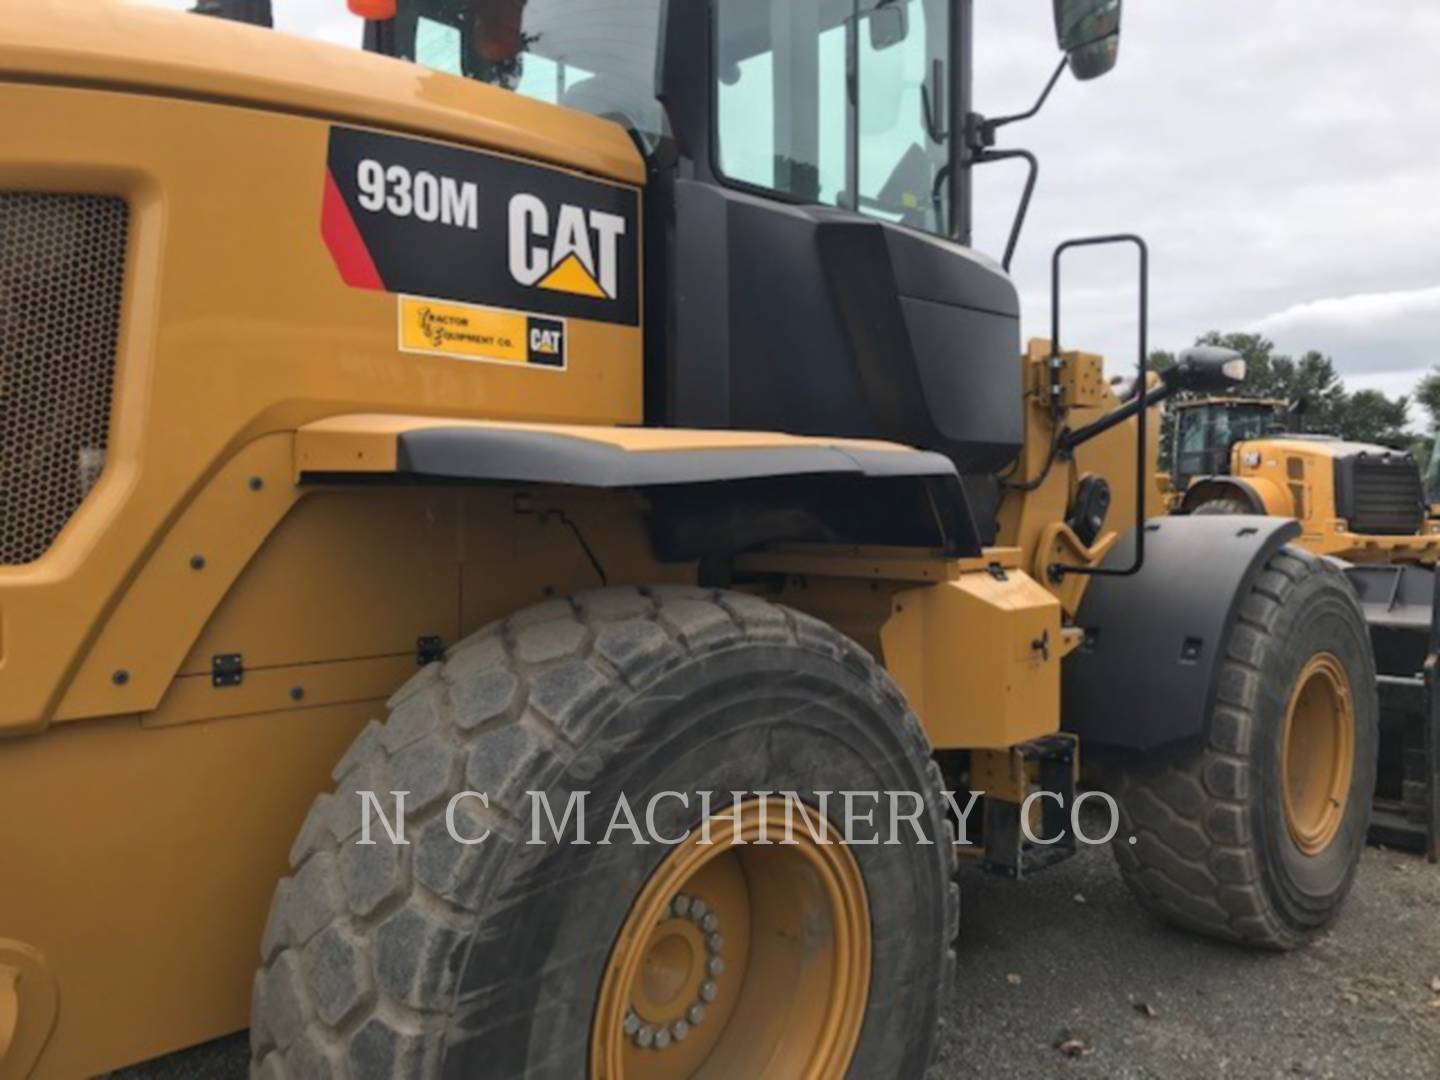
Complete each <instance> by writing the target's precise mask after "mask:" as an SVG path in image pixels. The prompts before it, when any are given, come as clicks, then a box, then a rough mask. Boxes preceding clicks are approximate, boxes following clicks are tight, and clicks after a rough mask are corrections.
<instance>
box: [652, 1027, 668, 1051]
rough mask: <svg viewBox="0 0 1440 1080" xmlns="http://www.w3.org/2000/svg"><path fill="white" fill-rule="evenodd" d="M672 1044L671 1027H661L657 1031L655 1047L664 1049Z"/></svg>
mask: <svg viewBox="0 0 1440 1080" xmlns="http://www.w3.org/2000/svg"><path fill="white" fill-rule="evenodd" d="M669 1045H670V1029H669V1028H661V1029H660V1030H659V1031H657V1032H656V1033H655V1049H656V1050H664V1049H665V1048H666V1047H667V1046H669Z"/></svg>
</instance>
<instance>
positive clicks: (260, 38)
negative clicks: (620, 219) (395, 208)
mask: <svg viewBox="0 0 1440 1080" xmlns="http://www.w3.org/2000/svg"><path fill="white" fill-rule="evenodd" d="M333 2H334V3H335V6H336V8H337V9H339V8H340V6H341V4H342V3H343V0H333ZM0 80H13V81H25V82H35V81H43V82H51V83H62V84H63V83H73V84H79V85H89V86H104V87H106V88H107V89H122V90H133V91H135V92H137V93H153V94H170V95H175V96H181V97H189V98H198V99H203V100H212V101H217V102H223V103H226V104H232V105H242V106H248V107H253V108H261V109H275V110H280V111H284V112H291V113H300V114H305V115H313V116H321V117H325V118H331V119H335V120H343V121H346V122H348V123H354V124H363V125H368V126H373V127H383V128H389V129H392V130H401V131H408V132H411V133H413V134H418V135H427V136H431V137H433V138H440V139H448V140H451V141H455V142H463V143H468V144H470V145H473V146H478V147H484V148H487V149H491V150H501V151H505V152H508V153H512V154H516V155H519V156H522V157H527V158H532V159H536V160H541V161H548V162H553V163H555V164H559V165H564V166H568V167H570V168H574V169H579V170H581V171H584V172H589V173H593V174H595V175H598V176H603V177H606V178H609V179H613V180H620V181H624V182H627V183H631V184H636V185H639V184H642V183H643V182H644V178H645V167H644V162H643V160H642V159H641V157H640V154H639V152H638V151H637V150H636V149H635V146H634V144H633V143H632V142H631V141H630V138H629V136H628V135H626V134H625V133H624V131H622V130H621V129H620V127H619V126H617V125H615V124H612V123H609V122H607V121H603V120H598V119H595V118H593V117H590V116H586V115H583V114H580V113H576V112H574V111H572V110H569V109H561V108H558V107H556V106H553V105H546V104H544V103H543V102H538V101H533V100H530V99H527V98H522V97H520V96H519V95H517V94H512V93H509V92H508V91H504V90H499V89H496V88H494V87H490V86H485V85H482V84H480V83H476V82H474V81H472V80H469V79H462V78H457V77H455V76H451V75H444V74H441V73H439V72H433V71H429V70H427V69H425V68H420V67H417V66H415V65H413V64H410V63H406V62H403V61H399V60H392V59H390V58H387V57H382V56H375V55H371V54H367V53H365V52H362V51H361V50H359V49H358V48H356V49H347V48H344V47H342V46H338V45H329V44H325V43H323V42H317V41H309V40H306V39H303V38H299V37H295V36H293V35H290V34H283V33H277V32H275V31H271V30H264V29H260V28H257V27H253V26H245V25H241V24H238V23H232V22H226V21H224V20H221V19H213V18H204V17H201V16H197V15H190V14H183V13H180V12H173V11H162V10H159V9H155V8H147V7H141V6H138V5H135V4H129V3H120V2H117V0H26V2H24V3H18V2H16V3H7V4H0Z"/></svg>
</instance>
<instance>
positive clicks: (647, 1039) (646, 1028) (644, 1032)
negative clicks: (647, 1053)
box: [635, 1024, 655, 1050]
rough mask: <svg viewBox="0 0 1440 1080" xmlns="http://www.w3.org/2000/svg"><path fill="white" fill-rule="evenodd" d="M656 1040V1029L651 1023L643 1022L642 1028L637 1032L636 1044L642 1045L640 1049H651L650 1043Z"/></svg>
mask: <svg viewBox="0 0 1440 1080" xmlns="http://www.w3.org/2000/svg"><path fill="white" fill-rule="evenodd" d="M654 1041H655V1029H654V1028H652V1027H651V1026H650V1025H649V1024H642V1025H641V1026H640V1029H639V1030H638V1031H636V1032H635V1045H636V1046H638V1047H640V1049H642V1050H647V1049H649V1047H650V1044H651V1043H653V1042H654Z"/></svg>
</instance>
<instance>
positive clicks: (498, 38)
mask: <svg viewBox="0 0 1440 1080" xmlns="http://www.w3.org/2000/svg"><path fill="white" fill-rule="evenodd" d="M697 2H698V0H697ZM662 5H663V0H399V3H398V5H397V10H396V17H395V19H394V20H393V22H392V24H391V28H390V31H389V32H390V34H391V35H392V36H391V38H390V40H389V41H388V42H387V43H386V45H387V47H386V51H387V52H392V53H393V54H394V55H396V56H400V57H402V58H404V59H408V60H412V61H414V62H416V63H418V64H422V65H424V66H426V67H430V68H433V69H435V70H438V71H444V72H447V73H449V74H452V75H462V76H464V77H466V78H471V79H477V80H479V81H481V82H486V83H490V84H491V85H494V86H499V87H502V88H503V89H506V90H511V91H514V92H515V93H518V94H523V95H525V96H526V97H532V98H537V99H539V100H541V101H545V102H549V103H550V104H554V105H562V106H565V107H568V108H572V109H578V110H580V111H582V112H587V113H591V114H593V115H596V116H601V117H604V118H606V119H609V120H613V121H615V122H616V123H619V124H620V125H621V126H622V127H624V128H626V129H627V130H628V131H630V132H631V133H632V134H634V136H635V137H636V139H637V140H638V141H639V143H640V144H641V146H642V148H643V149H645V150H646V151H647V152H649V151H653V150H654V149H655V148H656V147H657V146H658V145H659V143H660V141H661V140H662V139H663V138H664V137H665V135H666V134H667V128H666V119H665V111H664V109H663V107H662V106H661V105H660V103H659V102H658V101H657V100H656V96H655V93H656V66H657V53H658V50H659V36H660V13H661V8H662ZM950 9H951V0H805V2H799V0H715V2H714V4H713V10H714V20H715V22H714V26H713V38H714V44H715V54H714V60H715V68H716V84H715V86H714V88H713V101H714V109H715V117H714V120H715V126H716V129H717V134H716V138H715V144H716V145H715V147H714V150H715V155H716V159H717V160H716V165H717V170H718V172H719V173H720V174H721V176H722V177H723V179H724V180H725V181H727V182H729V183H731V184H734V185H736V186H740V187H748V188H758V189H762V190H764V191H766V192H768V193H770V194H772V195H775V196H778V197H780V198H783V199H787V200H791V201H795V202H804V203H818V204H821V205H825V206H835V207H840V208H843V209H848V210H859V211H860V212H862V213H866V214H870V215H872V216H875V217H880V218H884V219H886V220H888V221H893V222H899V223H901V224H905V225H909V226H912V227H915V228H920V229H925V230H928V231H930V232H936V233H944V232H945V231H946V229H947V226H948V222H949V216H950V187H951V185H950V184H949V183H948V178H949V175H950V165H949V161H950V154H951V129H952V128H953V126H954V125H953V124H952V123H951V121H950V117H949V116H948V112H949V104H950V90H949V88H950V85H951V81H952V72H953V67H952V60H951V51H952V48H953V35H952V29H951V18H950Z"/></svg>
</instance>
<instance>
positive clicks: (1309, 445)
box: [1171, 397, 1440, 862]
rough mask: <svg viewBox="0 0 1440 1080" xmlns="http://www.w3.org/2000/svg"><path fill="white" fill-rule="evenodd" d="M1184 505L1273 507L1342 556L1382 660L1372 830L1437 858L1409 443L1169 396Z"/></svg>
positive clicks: (1425, 584) (1426, 546) (1428, 673)
mask: <svg viewBox="0 0 1440 1080" xmlns="http://www.w3.org/2000/svg"><path fill="white" fill-rule="evenodd" d="M1171 409H1172V411H1173V412H1174V416H1175V421H1174V431H1173V436H1172V437H1173V439H1174V443H1173V452H1172V455H1171V460H1172V462H1173V466H1172V468H1173V473H1172V475H1173V486H1174V488H1175V496H1174V498H1175V504H1176V506H1177V509H1178V511H1179V512H1180V513H1189V514H1197V515H1210V514H1271V515H1275V516H1279V517H1293V518H1295V519H1296V520H1297V521H1298V522H1299V523H1300V528H1301V534H1300V537H1299V539H1298V540H1297V541H1296V542H1297V543H1298V544H1300V545H1301V546H1303V547H1305V548H1306V549H1307V550H1309V551H1312V552H1314V553H1315V554H1317V555H1322V556H1325V557H1327V558H1330V559H1333V560H1335V561H1336V562H1337V564H1338V565H1343V566H1344V568H1345V573H1346V575H1347V577H1348V578H1349V579H1350V582H1351V584H1353V585H1354V586H1355V588H1356V590H1357V592H1358V593H1359V596H1360V599H1361V602H1362V605H1363V607H1364V609H1365V616H1366V619H1367V621H1368V622H1369V623H1370V632H1371V638H1372V641H1373V644H1374V651H1375V661H1376V667H1377V669H1378V671H1379V673H1380V704H1381V731H1382V738H1381V740H1380V769H1379V786H1378V789H1377V794H1376V806H1375V814H1374V820H1373V822H1372V824H1371V835H1372V837H1373V838H1374V839H1375V840H1376V841H1377V842H1379V843H1384V844H1389V845H1394V846H1398V847H1404V848H1409V849H1413V850H1418V851H1421V852H1424V853H1425V854H1426V856H1427V857H1428V858H1429V859H1430V861H1432V862H1434V861H1437V860H1440V718H1437V712H1436V709H1435V706H1434V704H1433V703H1432V700H1431V699H1432V697H1433V694H1432V692H1431V686H1432V682H1433V674H1432V668H1433V663H1432V662H1431V660H1430V658H1431V657H1432V656H1433V655H1434V654H1435V652H1436V643H1437V641H1440V638H1437V637H1436V630H1435V627H1434V621H1435V611H1436V604H1435V597H1436V582H1435V581H1434V577H1435V575H1434V566H1435V562H1436V559H1437V556H1440V529H1437V527H1436V523H1435V522H1434V521H1433V520H1432V519H1431V517H1430V507H1429V505H1428V499H1427V495H1426V491H1425V484H1424V482H1423V478H1422V476H1421V473H1420V467H1419V465H1418V464H1417V462H1416V461H1415V458H1414V457H1413V456H1412V455H1411V454H1409V453H1408V452H1406V451H1403V450H1394V449H1391V448H1389V447H1384V446H1374V445H1369V444H1364V443H1355V442H1348V441H1346V440H1343V439H1338V438H1336V437H1334V436H1332V435H1324V434H1307V433H1303V432H1297V431H1293V430H1287V429H1289V428H1293V427H1294V426H1295V423H1294V421H1295V414H1294V413H1293V412H1291V411H1290V410H1289V409H1288V408H1287V406H1285V404H1284V403H1282V402H1275V401H1265V400H1260V399H1253V398H1238V397H1229V398H1223V397H1212V398H1200V399H1196V400H1190V401H1180V402H1175V403H1173V404H1172V405H1171Z"/></svg>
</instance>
